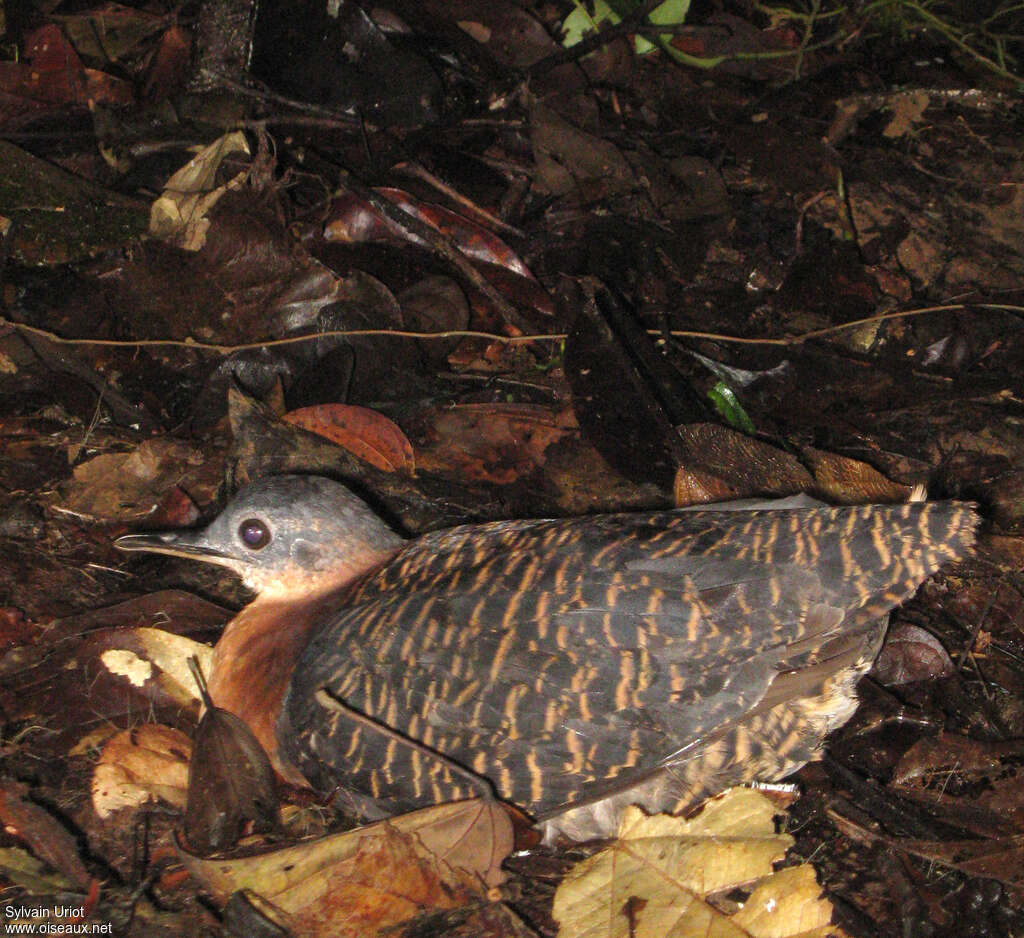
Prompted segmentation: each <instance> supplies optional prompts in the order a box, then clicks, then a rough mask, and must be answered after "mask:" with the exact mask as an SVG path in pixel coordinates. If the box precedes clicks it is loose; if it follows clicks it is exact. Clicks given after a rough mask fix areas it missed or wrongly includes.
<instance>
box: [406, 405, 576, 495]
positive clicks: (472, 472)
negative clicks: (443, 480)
mask: <svg viewBox="0 0 1024 938" xmlns="http://www.w3.org/2000/svg"><path fill="white" fill-rule="evenodd" d="M575 432H576V420H575V417H574V416H573V414H572V411H571V410H568V409H563V410H560V411H559V410H552V409H551V408H548V407H542V406H540V405H536V404H462V405H459V406H456V407H445V408H438V409H436V410H433V411H429V412H423V413H421V414H420V415H419V417H418V420H417V427H416V437H417V446H416V463H417V465H418V466H419V468H420V469H423V470H425V471H427V472H442V473H443V472H448V473H454V474H456V475H458V476H459V477H461V478H464V479H466V478H468V479H471V480H474V481H481V482H491V483H494V484H495V485H508V484H510V483H512V482H515V481H516V480H517V479H519V478H521V477H523V476H526V475H529V474H530V473H531V472H533V471H535V470H536V469H537V468H538V467H540V466H542V465H543V464H544V453H545V451H546V450H547V448H548V447H549V446H551V445H553V444H554V443H557V442H558V441H559V440H561V439H562V438H563V437H565V436H567V435H570V434H574V433H575Z"/></svg>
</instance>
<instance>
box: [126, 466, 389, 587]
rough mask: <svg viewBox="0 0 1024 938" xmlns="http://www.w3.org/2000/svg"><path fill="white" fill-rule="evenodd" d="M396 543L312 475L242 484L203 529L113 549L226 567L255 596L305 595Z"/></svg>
mask: <svg viewBox="0 0 1024 938" xmlns="http://www.w3.org/2000/svg"><path fill="white" fill-rule="evenodd" d="M401 544H402V538H401V537H400V536H399V535H398V534H396V533H395V532H394V531H392V530H391V529H390V528H389V527H388V526H387V525H386V524H385V523H384V522H383V521H382V520H381V519H380V518H379V517H378V516H377V515H376V514H375V513H374V512H373V510H372V509H371V508H370V506H369V505H367V504H366V503H365V502H364V501H362V499H360V498H358V497H357V496H356V495H354V494H353V493H352V492H350V491H349V490H348V489H347V488H345V486H343V485H340V484H339V483H337V482H334V481H332V480H330V479H325V478H322V477H317V476H297V475H284V476H270V477H267V478H264V479H260V480H259V481H258V482H254V483H253V484H252V485H249V486H246V487H245V488H243V489H242V490H240V491H239V492H238V494H237V495H236V496H235V497H234V498H233V499H232V500H231V501H230V502H229V503H228V504H227V506H226V507H225V508H224V510H223V511H222V512H221V513H220V514H219V515H218V516H217V517H216V518H214V520H213V521H211V522H210V524H208V525H207V526H206V527H205V528H201V529H198V530H183V531H163V532H154V533H149V534H128V535H125V536H124V537H119V538H118V539H117V540H116V541H115V542H114V546H115V547H117V548H119V549H120V550H124V551H130V552H131V551H145V552H148V553H156V554H170V555H171V556H175V557H188V558H191V559H193V560H201V561H203V562H205V563H214V564H218V565H220V566H222V567H227V568H228V569H229V570H232V571H233V572H235V573H236V574H238V576H239V577H241V578H242V581H243V582H244V583H245V585H246V586H248V587H249V588H250V589H253V590H256V591H257V592H258V593H259V594H260V595H261V597H266V598H288V597H290V596H296V595H302V596H309V595H313V594H316V593H319V592H323V591H325V590H328V589H334V588H337V587H339V586H342V585H344V584H345V583H346V582H348V581H350V580H352V579H354V578H355V577H357V576H359V574H361V573H363V572H365V571H366V570H368V569H370V568H372V567H374V566H376V565H377V564H378V563H380V562H381V561H382V560H383V559H385V558H386V557H388V556H390V555H391V554H392V553H394V551H395V550H396V549H397V548H398V547H399V546H400V545H401Z"/></svg>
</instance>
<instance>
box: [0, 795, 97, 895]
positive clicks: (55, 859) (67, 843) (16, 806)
mask: <svg viewBox="0 0 1024 938" xmlns="http://www.w3.org/2000/svg"><path fill="white" fill-rule="evenodd" d="M28 793H29V791H28V788H27V787H26V786H25V785H22V784H21V783H20V782H16V781H14V780H13V779H0V820H2V821H3V825H4V830H6V831H7V832H8V833H9V834H13V835H14V836H15V837H17V838H19V839H20V840H23V841H24V842H25V843H26V844H28V845H29V846H30V847H31V848H32V852H33V853H34V854H35V855H36V856H37V857H38V858H39V859H40V860H42V861H43V862H44V863H47V864H49V865H50V866H51V867H53V868H54V869H55V870H58V871H59V872H61V873H63V874H64V875H65V876H66V877H67V878H68V879H69V880H71V881H72V882H73V883H75V885H77V886H82V887H85V886H86V885H88V883H89V880H90V878H91V877H90V876H89V873H88V871H87V870H86V868H85V866H84V865H83V863H82V860H81V857H80V856H79V854H78V842H77V840H76V839H75V837H73V836H72V835H71V833H70V832H69V831H68V830H67V829H66V828H65V827H64V825H63V824H61V823H60V821H58V820H57V818H55V817H54V816H53V815H52V814H50V812H49V811H47V810H46V809H45V808H42V807H40V806H39V805H37V804H35V803H33V802H32V801H30V800H29V799H28V798H27V797H26V796H27V795H28Z"/></svg>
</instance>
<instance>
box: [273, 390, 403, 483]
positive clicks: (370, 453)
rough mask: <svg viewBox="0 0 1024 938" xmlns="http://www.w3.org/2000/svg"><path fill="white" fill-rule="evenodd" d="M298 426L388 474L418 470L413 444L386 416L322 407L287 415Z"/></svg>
mask: <svg viewBox="0 0 1024 938" xmlns="http://www.w3.org/2000/svg"><path fill="white" fill-rule="evenodd" d="M281 419H282V420H284V421H285V422H286V423H291V424H294V425H295V426H297V427H302V429H303V430H308V431H309V432H310V433H316V434H317V435H318V436H322V437H325V438H326V439H328V440H332V441H333V442H335V443H337V444H338V445H339V446H343V447H344V448H345V449H347V450H348V451H349V452H350V453H352V454H353V455H355V456H358V457H359V458H360V459H362V460H365V461H366V462H368V463H369V464H370V465H371V466H376V467H377V468H378V469H381V470H383V471H384V472H405V473H407V474H408V475H412V474H413V473H414V472H415V471H416V460H415V457H414V455H413V451H412V444H411V443H410V442H409V440H408V439H407V438H406V435H405V434H404V433H403V432H402V429H401V427H399V426H398V424H396V423H395V422H394V421H392V420H389V419H388V418H387V417H385V416H384V415H383V414H380V413H378V412H377V411H375V410H370V409H369V408H368V407H358V406H356V405H354V404H319V405H317V406H316V407H302V408H300V409H299V410H293V411H292V412H291V413H288V414H285V415H284V416H283V417H282V418H281Z"/></svg>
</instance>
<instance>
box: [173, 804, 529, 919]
mask: <svg viewBox="0 0 1024 938" xmlns="http://www.w3.org/2000/svg"><path fill="white" fill-rule="evenodd" d="M511 849H512V825H511V822H510V820H509V818H508V815H507V814H506V813H505V811H504V810H503V809H502V808H501V806H500V805H498V804H496V803H494V802H490V803H486V802H481V801H479V800H473V801H461V802H455V803H451V804H442V805H437V806H436V807H431V808H424V809H423V810H421V811H415V812H413V813H411V814H405V815H402V816H400V817H396V818H392V819H390V820H388V821H382V822H380V823H378V824H373V825H370V826H368V827H361V828H358V829H356V830H353V831H346V832H345V833H342V834H333V835H331V836H328V837H323V838H320V839H318V840H314V841H307V842H304V843H301V844H297V845H296V846H293V847H286V848H284V849H282V850H273V851H270V852H267V853H263V854H260V855H258V856H250V857H243V858H240V859H224V858H217V859H209V860H206V859H202V858H200V857H196V856H192V855H191V854H188V853H186V852H185V851H183V850H179V852H180V853H181V855H182V859H183V861H184V863H185V865H186V867H187V868H188V869H189V871H190V872H191V873H192V875H193V876H195V877H196V878H197V879H198V880H199V881H200V882H201V883H202V884H203V886H204V888H206V889H207V890H208V891H210V892H211V893H212V894H213V895H214V896H215V897H217V898H218V899H219V900H220V901H222V902H224V901H227V899H228V898H229V897H230V896H231V895H232V894H233V893H235V892H238V891H239V890H244V889H249V890H252V891H253V892H255V893H257V894H258V895H260V896H262V897H263V899H265V900H267V901H268V902H270V903H272V904H273V905H274V906H275V907H276V908H277V909H279V910H280V911H281V912H282V913H284V915H286V916H287V917H288V925H289V927H290V928H291V929H292V930H293V932H294V933H295V934H297V935H311V936H313V935H325V934H329V935H336V936H339V938H348V936H352V938H356V936H369V935H374V934H377V933H378V931H379V929H382V928H385V927H387V926H389V925H394V924H397V923H398V922H401V921H405V920H406V919H408V918H411V917H413V916H415V915H417V914H419V913H420V912H422V911H425V910H426V909H429V908H451V907H454V906H456V905H460V904H464V903H465V902H467V901H469V899H470V898H472V896H474V895H480V894H481V893H482V892H483V891H484V890H485V888H486V887H487V886H490V885H495V884H497V883H499V882H501V881H502V879H503V874H502V873H501V870H500V864H501V861H502V859H503V858H504V857H505V856H506V855H507V854H508V852H509V851H510V850H511Z"/></svg>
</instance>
